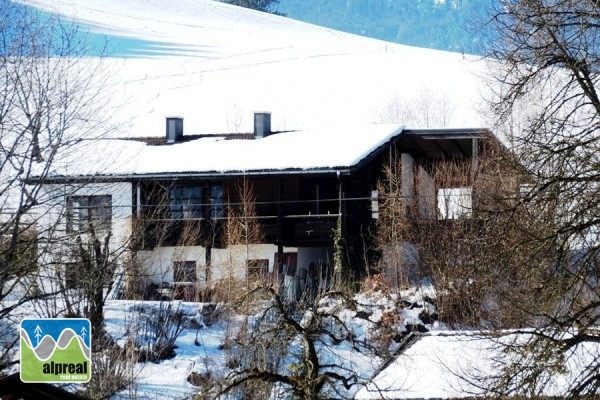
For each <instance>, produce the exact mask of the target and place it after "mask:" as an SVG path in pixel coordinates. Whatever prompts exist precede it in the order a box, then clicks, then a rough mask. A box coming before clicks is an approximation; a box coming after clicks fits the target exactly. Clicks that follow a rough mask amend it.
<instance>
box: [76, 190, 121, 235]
mask: <svg viewBox="0 0 600 400" xmlns="http://www.w3.org/2000/svg"><path fill="white" fill-rule="evenodd" d="M111 220H112V196H110V195H102V196H68V197H67V231H68V232H86V231H88V230H89V229H90V227H91V228H93V229H94V230H95V231H98V230H110V228H111Z"/></svg>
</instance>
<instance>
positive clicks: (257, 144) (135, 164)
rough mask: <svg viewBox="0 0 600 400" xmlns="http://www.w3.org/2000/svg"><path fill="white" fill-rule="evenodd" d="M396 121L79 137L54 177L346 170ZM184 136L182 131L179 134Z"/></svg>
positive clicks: (396, 129) (393, 130) (394, 128)
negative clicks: (236, 133)
mask: <svg viewBox="0 0 600 400" xmlns="http://www.w3.org/2000/svg"><path fill="white" fill-rule="evenodd" d="M402 129H403V127H402V126H400V125H393V124H384V125H333V126H323V127H320V128H315V129H305V130H298V131H290V132H279V133H273V134H271V135H269V136H267V137H264V138H257V139H251V140H249V139H232V138H231V136H223V135H215V136H212V137H211V136H208V137H202V138H199V139H195V140H183V141H181V142H176V143H173V144H164V145H150V144H147V143H145V142H142V141H133V140H125V139H113V140H94V141H84V142H83V143H81V144H79V145H78V147H77V148H76V149H70V150H69V153H68V156H67V157H58V161H57V162H56V163H55V165H53V167H54V170H53V172H52V174H51V175H54V176H71V177H73V176H95V177H98V176H120V177H122V176H125V175H127V176H135V175H137V176H148V175H151V176H155V175H168V174H198V175H202V174H211V175H214V174H217V175H218V174H231V173H235V174H252V173H269V172H278V171H279V172H282V171H316V172H319V171H338V170H347V169H351V168H353V167H355V166H357V165H358V164H359V163H361V161H363V160H366V159H367V158H368V157H369V156H370V155H371V154H372V153H373V152H375V151H376V150H378V149H379V148H381V147H382V146H384V145H386V143H388V142H389V141H390V140H391V139H392V138H394V137H396V136H398V135H400V134H401V133H402ZM184 137H185V136H184Z"/></svg>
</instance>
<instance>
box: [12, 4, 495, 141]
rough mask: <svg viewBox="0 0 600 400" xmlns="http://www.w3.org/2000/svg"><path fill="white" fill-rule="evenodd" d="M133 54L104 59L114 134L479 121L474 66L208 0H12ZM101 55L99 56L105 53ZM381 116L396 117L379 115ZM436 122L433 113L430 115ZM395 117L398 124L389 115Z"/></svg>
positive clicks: (451, 55)
mask: <svg viewBox="0 0 600 400" xmlns="http://www.w3.org/2000/svg"><path fill="white" fill-rule="evenodd" d="M22 1H24V2H25V3H27V4H30V5H33V6H35V7H37V8H40V9H42V10H45V11H50V12H54V13H59V14H61V15H63V16H65V17H66V18H68V19H72V20H74V21H76V22H78V23H80V24H84V26H86V27H87V28H88V29H89V30H90V31H91V32H94V33H102V34H106V35H108V36H109V47H110V44H111V43H113V44H114V43H117V42H118V41H119V40H123V39H124V38H125V39H135V40H136V41H137V43H139V45H140V46H141V47H143V49H142V50H143V51H141V50H140V52H138V53H135V52H132V53H131V54H129V56H130V57H126V58H116V57H110V58H108V59H107V60H106V61H105V64H106V70H107V72H108V74H109V79H108V82H107V84H106V85H104V86H103V88H102V90H105V91H108V93H110V96H111V98H112V104H111V107H108V108H107V110H106V112H107V114H108V115H110V116H111V118H112V121H114V122H115V124H116V125H117V127H118V128H117V130H116V131H115V135H118V136H159V135H163V134H164V126H165V121H164V118H165V117H166V116H173V115H176V116H181V117H184V131H185V133H188V134H201V133H222V132H240V131H245V132H247V131H251V130H252V112H254V111H270V112H272V113H273V117H272V118H273V122H272V124H273V129H274V130H290V129H302V128H307V127H314V126H319V125H322V124H324V123H329V124H331V123H334V124H336V123H342V122H343V123H345V124H358V123H373V122H404V123H406V124H407V125H409V126H411V127H420V126H425V125H428V126H430V127H431V126H434V125H445V126H451V127H476V126H485V125H488V124H487V123H486V121H484V120H482V119H481V117H480V116H479V114H478V112H477V110H478V109H479V108H480V107H479V106H478V105H479V104H481V88H482V87H483V86H482V84H481V82H480V80H479V79H478V78H477V75H478V74H479V72H480V71H482V70H483V65H482V64H481V62H479V61H477V60H476V59H474V58H469V57H465V56H463V55H461V54H455V53H448V52H441V51H435V50H428V49H419V48H413V47H408V46H402V45H397V44H392V43H387V42H383V41H379V40H375V39H367V38H363V37H360V36H356V35H351V34H346V33H341V32H337V31H333V30H330V29H325V28H320V27H316V26H312V25H309V24H306V23H301V22H298V21H294V20H291V19H288V18H284V17H279V16H275V15H270V14H265V13H260V12H256V11H252V10H248V9H243V8H239V7H234V6H230V5H227V4H222V3H219V2H215V1H211V0H177V1H169V2H164V1H160V0H127V1H125V0H105V1H102V2H98V1H95V0H58V1H57V0H22ZM109 53H110V49H109ZM390 110H395V111H394V113H395V114H397V115H392V116H390ZM432 116H437V117H432ZM393 119H398V120H395V121H394V120H393Z"/></svg>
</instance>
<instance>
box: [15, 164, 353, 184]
mask: <svg viewBox="0 0 600 400" xmlns="http://www.w3.org/2000/svg"><path fill="white" fill-rule="evenodd" d="M351 172H352V169H351V168H343V169H336V168H328V169H297V170H280V171H277V170H258V171H230V172H168V173H151V174H115V175H80V176H54V177H45V178H41V177H38V178H29V179H26V180H25V183H39V182H40V181H41V182H42V183H46V184H51V183H76V182H99V183H100V182H123V181H135V180H142V179H152V180H161V179H169V180H176V179H186V178H217V179H218V178H222V177H244V176H246V177H247V176H266V175H318V174H323V175H328V174H333V175H344V176H347V175H350V174H351Z"/></svg>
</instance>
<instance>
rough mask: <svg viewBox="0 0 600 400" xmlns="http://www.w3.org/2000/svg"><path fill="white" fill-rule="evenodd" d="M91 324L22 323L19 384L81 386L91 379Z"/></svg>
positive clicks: (72, 320) (59, 320) (55, 320)
mask: <svg viewBox="0 0 600 400" xmlns="http://www.w3.org/2000/svg"><path fill="white" fill-rule="evenodd" d="M91 333H92V332H91V324H90V320H89V319H86V318H40V319H24V320H22V321H21V326H20V336H21V338H20V341H21V381H23V382H32V383H34V382H35V383H42V382H44V383H69V382H71V383H84V382H89V380H90V377H91V376H92V362H91V353H92V352H91V343H92V337H91V336H92V335H91Z"/></svg>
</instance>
